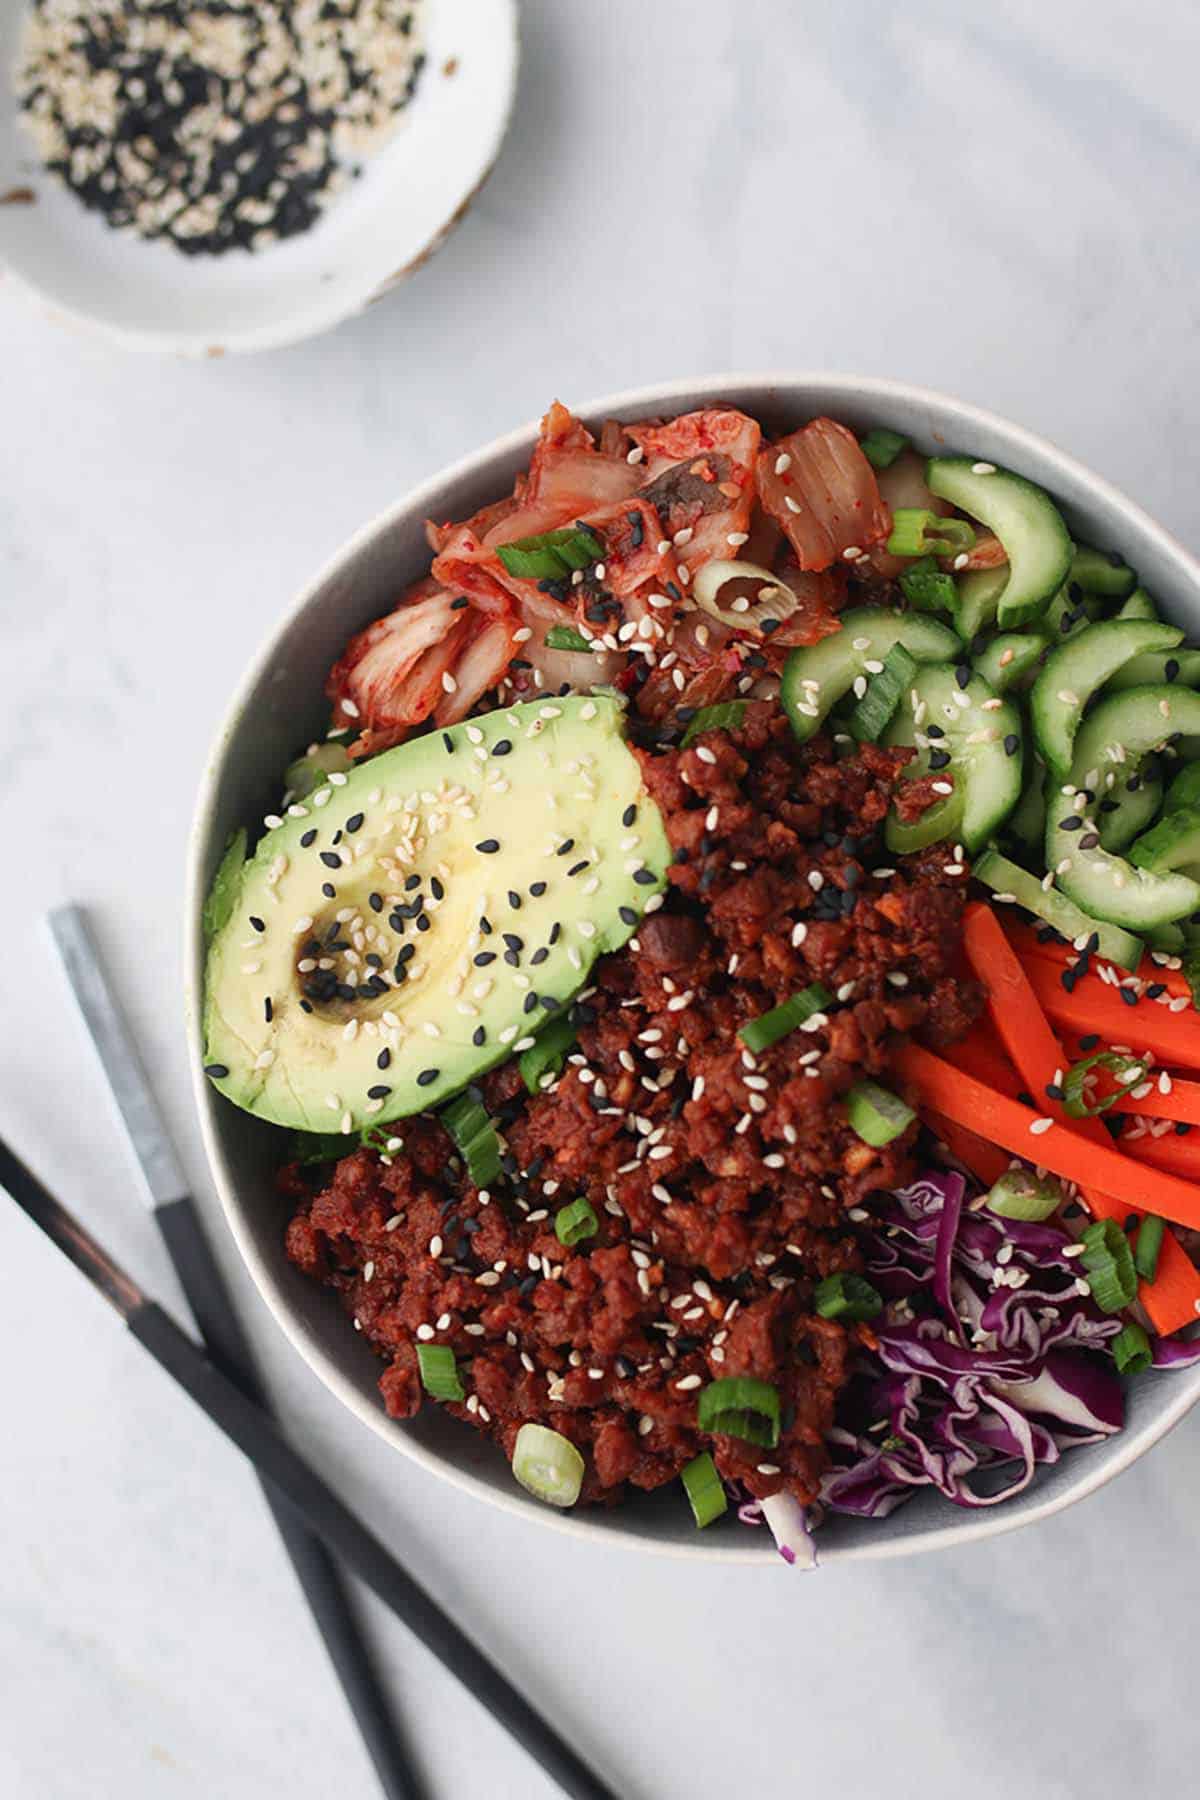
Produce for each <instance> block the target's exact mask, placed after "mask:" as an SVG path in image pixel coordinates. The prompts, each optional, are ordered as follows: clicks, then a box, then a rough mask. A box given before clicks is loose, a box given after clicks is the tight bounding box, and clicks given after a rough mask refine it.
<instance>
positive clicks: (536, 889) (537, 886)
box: [529, 881, 546, 900]
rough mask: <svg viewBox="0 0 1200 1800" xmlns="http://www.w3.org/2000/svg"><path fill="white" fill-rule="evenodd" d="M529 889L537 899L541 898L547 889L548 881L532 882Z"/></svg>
mask: <svg viewBox="0 0 1200 1800" xmlns="http://www.w3.org/2000/svg"><path fill="white" fill-rule="evenodd" d="M529 891H530V893H531V894H532V895H533V897H534V899H535V900H540V899H541V897H542V895H543V894H544V893H545V891H546V883H545V882H544V881H534V882H531V883H530V886H529Z"/></svg>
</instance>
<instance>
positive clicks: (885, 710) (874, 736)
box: [847, 644, 918, 744]
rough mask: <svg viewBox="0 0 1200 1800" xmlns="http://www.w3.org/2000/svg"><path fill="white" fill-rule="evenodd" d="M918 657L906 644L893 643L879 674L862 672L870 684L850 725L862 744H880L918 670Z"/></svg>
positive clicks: (852, 715) (851, 733)
mask: <svg viewBox="0 0 1200 1800" xmlns="http://www.w3.org/2000/svg"><path fill="white" fill-rule="evenodd" d="M917 667H918V664H917V661H916V658H915V657H912V656H910V655H909V653H908V651H907V650H906V649H905V648H904V645H903V644H893V645H892V647H891V649H890V650H889V651H888V653H887V655H886V656H885V657H884V659H883V667H882V669H880V671H879V673H878V675H870V676H866V677H863V676H859V680H860V681H861V680H864V679H865V680H866V683H867V688H866V692H865V693H864V694H863V696H862V698H861V699H860V700H859V701H858V704H857V705H856V706H855V708H854V711H853V712H852V713H851V715H850V723H849V726H848V727H847V729H848V730H849V733H850V736H851V737H852V738H857V740H858V742H859V743H860V744H877V743H878V742H879V739H880V737H881V736H882V735H883V731H884V728H885V727H886V725H887V724H888V721H889V720H890V719H891V717H892V714H893V713H894V712H895V710H896V708H897V707H898V706H899V704H900V696H901V695H902V694H903V692H904V690H905V688H906V687H908V685H909V683H910V682H911V681H912V678H913V676H914V675H915V674H916V672H917Z"/></svg>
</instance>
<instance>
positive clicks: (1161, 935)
mask: <svg viewBox="0 0 1200 1800" xmlns="http://www.w3.org/2000/svg"><path fill="white" fill-rule="evenodd" d="M1181 872H1182V873H1183V874H1184V875H1188V874H1189V873H1190V871H1189V870H1187V869H1184V870H1182V871H1181ZM1191 879H1192V880H1193V881H1195V879H1196V876H1195V874H1194V873H1193V874H1191ZM1108 929H1109V930H1110V931H1111V929H1112V927H1111V926H1109V927H1108ZM1186 945H1187V939H1186V937H1184V935H1183V926H1182V925H1155V926H1154V927H1153V929H1152V930H1150V931H1148V932H1147V933H1146V948H1147V949H1148V950H1161V951H1163V952H1164V953H1165V954H1166V955H1167V956H1178V955H1179V953H1180V951H1181V950H1183V949H1184V948H1185V947H1186Z"/></svg>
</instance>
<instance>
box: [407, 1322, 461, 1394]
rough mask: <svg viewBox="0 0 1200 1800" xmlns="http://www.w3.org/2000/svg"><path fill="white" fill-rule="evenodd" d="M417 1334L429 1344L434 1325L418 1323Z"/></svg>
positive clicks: (423, 1341)
mask: <svg viewBox="0 0 1200 1800" xmlns="http://www.w3.org/2000/svg"><path fill="white" fill-rule="evenodd" d="M417 1336H418V1337H419V1338H420V1340H421V1342H422V1343H423V1344H427V1343H428V1342H429V1340H430V1338H431V1337H432V1336H433V1326H432V1325H418V1326H417ZM471 1398H472V1399H474V1398H475V1396H474V1395H472V1396H471Z"/></svg>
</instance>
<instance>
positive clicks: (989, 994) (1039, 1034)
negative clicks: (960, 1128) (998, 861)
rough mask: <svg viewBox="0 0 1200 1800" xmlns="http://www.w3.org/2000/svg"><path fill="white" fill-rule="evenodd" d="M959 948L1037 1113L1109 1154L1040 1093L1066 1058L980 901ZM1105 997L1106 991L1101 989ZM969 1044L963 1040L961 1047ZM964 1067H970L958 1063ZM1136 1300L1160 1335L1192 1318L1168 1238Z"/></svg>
mask: <svg viewBox="0 0 1200 1800" xmlns="http://www.w3.org/2000/svg"><path fill="white" fill-rule="evenodd" d="M963 946H964V949H965V950H966V956H967V961H968V962H969V963H970V965H971V970H972V972H973V974H974V975H975V977H976V979H977V980H978V981H979V982H980V983H981V984H982V986H983V989H984V994H985V997H986V1000H987V1007H988V1016H989V1018H990V1020H991V1023H992V1027H993V1029H994V1031H995V1033H996V1035H997V1037H999V1038H1000V1040H1001V1043H1002V1044H1003V1046H1004V1049H1005V1050H1006V1051H1007V1053H1008V1056H1009V1057H1010V1058H1011V1060H1012V1062H1013V1063H1014V1064H1015V1066H1016V1070H1017V1073H1018V1075H1019V1076H1020V1079H1021V1081H1023V1082H1024V1083H1025V1086H1026V1088H1027V1089H1028V1090H1029V1092H1030V1094H1031V1095H1032V1096H1033V1100H1034V1104H1035V1106H1036V1107H1037V1109H1038V1111H1039V1113H1042V1114H1043V1115H1046V1116H1050V1117H1052V1118H1054V1119H1055V1120H1057V1121H1058V1123H1059V1124H1061V1125H1064V1126H1065V1127H1066V1128H1067V1129H1068V1130H1071V1131H1073V1132H1074V1133H1075V1134H1076V1135H1077V1136H1078V1137H1080V1138H1083V1139H1085V1140H1086V1141H1087V1142H1088V1143H1090V1144H1094V1145H1096V1146H1097V1148H1099V1149H1100V1150H1102V1151H1103V1150H1108V1151H1111V1149H1112V1139H1111V1138H1110V1137H1109V1135H1108V1132H1107V1131H1106V1130H1105V1128H1104V1126H1103V1125H1102V1124H1101V1123H1100V1121H1099V1119H1072V1118H1070V1117H1069V1116H1068V1114H1067V1113H1066V1111H1065V1110H1064V1108H1063V1105H1062V1103H1061V1101H1058V1100H1053V1099H1051V1098H1050V1097H1049V1096H1048V1095H1047V1093H1046V1089H1047V1087H1053V1086H1055V1085H1056V1084H1057V1083H1061V1081H1062V1077H1063V1072H1064V1070H1065V1069H1066V1067H1067V1058H1066V1056H1065V1055H1064V1052H1063V1047H1062V1045H1061V1044H1060V1043H1059V1041H1058V1039H1057V1037H1056V1036H1055V1035H1054V1031H1053V1029H1052V1028H1051V1025H1050V1022H1049V1020H1048V1019H1047V1018H1046V1014H1045V1012H1044V1011H1043V1010H1042V1005H1041V1003H1040V1001H1039V999H1038V995H1037V993H1036V991H1035V989H1034V986H1033V983H1032V982H1031V980H1030V977H1029V974H1028V973H1027V972H1026V969H1025V967H1024V966H1023V965H1022V963H1021V959H1020V958H1019V957H1018V955H1017V953H1016V951H1015V950H1014V949H1013V947H1012V945H1011V944H1010V943H1009V941H1008V938H1007V937H1006V935H1005V933H1004V930H1003V929H1002V927H1001V925H1000V921H999V919H997V917H996V915H995V913H994V912H993V911H992V910H991V908H990V907H988V906H984V905H981V904H980V903H979V902H973V903H972V904H971V905H970V906H968V907H967V909H966V911H965V913H964V914H963ZM1104 991H1105V992H1110V991H1111V990H1109V989H1107V988H1106V989H1105V990H1104ZM1117 1004H1118V1005H1119V1006H1122V1010H1129V1009H1127V1008H1125V1007H1124V1006H1123V1003H1122V1002H1120V1001H1118V1002H1117ZM973 1035H974V1034H972V1036H973ZM969 1041H970V1040H969V1039H968V1040H964V1044H965V1043H968V1042H969ZM963 1066H964V1067H966V1068H968V1069H971V1064H970V1063H969V1062H967V1061H966V1060H965V1058H964V1061H963ZM972 1072H973V1073H977V1072H978V1071H977V1070H972ZM990 1085H992V1086H993V1087H998V1088H999V1090H1000V1092H1002V1093H1006V1092H1009V1091H1010V1090H1009V1089H1007V1088H1005V1087H1004V1086H1003V1085H1002V1083H1001V1082H998V1081H992V1082H991V1084H990ZM1039 1141H1040V1140H1035V1142H1039ZM1139 1141H1140V1140H1139ZM1023 1154H1025V1155H1027V1156H1029V1157H1030V1158H1031V1160H1032V1161H1034V1162H1043V1163H1044V1160H1045V1159H1044V1158H1043V1156H1042V1154H1041V1152H1040V1151H1039V1150H1037V1149H1034V1150H1032V1151H1025V1152H1024V1153H1023ZM1118 1154H1119V1153H1118ZM1046 1166H1049V1165H1048V1164H1047V1165H1046ZM1131 1172H1132V1171H1131ZM1079 1193H1080V1198H1081V1200H1082V1201H1083V1202H1084V1204H1085V1206H1086V1207H1087V1208H1088V1211H1089V1212H1090V1213H1091V1214H1092V1216H1093V1218H1101V1219H1117V1220H1118V1222H1123V1221H1124V1219H1125V1218H1127V1217H1128V1215H1129V1214H1130V1213H1131V1212H1137V1213H1138V1214H1139V1216H1140V1212H1141V1209H1140V1208H1139V1207H1136V1206H1133V1205H1131V1204H1129V1203H1128V1202H1127V1201H1126V1200H1124V1199H1123V1198H1122V1197H1121V1196H1120V1195H1113V1194H1111V1193H1106V1192H1105V1191H1104V1189H1103V1187H1102V1185H1101V1184H1100V1183H1093V1182H1091V1181H1083V1180H1081V1181H1080V1184H1079ZM1198 1198H1200V1196H1198ZM1139 1297H1140V1299H1141V1300H1142V1303H1143V1305H1144V1306H1145V1308H1146V1311H1147V1312H1148V1313H1149V1315H1150V1318H1151V1319H1152V1321H1153V1322H1154V1324H1155V1326H1156V1327H1157V1328H1158V1330H1159V1331H1177V1330H1178V1329H1179V1327H1180V1326H1181V1325H1185V1324H1188V1323H1189V1322H1190V1321H1191V1320H1193V1319H1195V1317H1196V1314H1197V1302H1198V1301H1200V1271H1198V1270H1197V1269H1196V1267H1195V1264H1194V1263H1193V1262H1192V1259H1191V1257H1190V1256H1188V1254H1187V1252H1186V1251H1185V1250H1184V1249H1183V1247H1182V1245H1181V1244H1180V1243H1179V1242H1178V1241H1177V1240H1176V1239H1175V1238H1174V1237H1173V1236H1172V1234H1171V1233H1170V1232H1167V1233H1166V1235H1165V1236H1164V1239H1163V1250H1162V1252H1160V1254H1159V1259H1158V1267H1157V1269H1156V1270H1155V1275H1154V1280H1153V1281H1152V1282H1143V1283H1142V1284H1141V1287H1140V1289H1139ZM1168 1321H1169V1322H1168Z"/></svg>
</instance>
